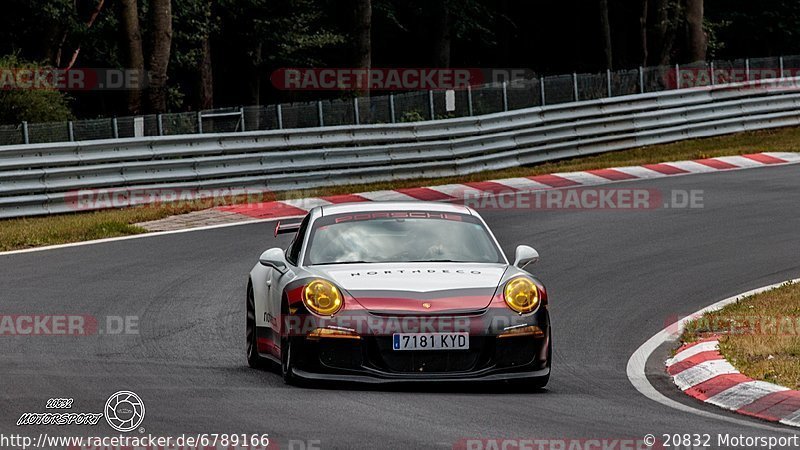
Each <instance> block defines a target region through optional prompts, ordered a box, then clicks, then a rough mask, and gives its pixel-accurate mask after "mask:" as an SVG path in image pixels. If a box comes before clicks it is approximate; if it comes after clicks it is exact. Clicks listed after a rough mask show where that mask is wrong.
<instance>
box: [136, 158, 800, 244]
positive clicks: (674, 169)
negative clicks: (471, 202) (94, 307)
mask: <svg viewBox="0 0 800 450" xmlns="http://www.w3.org/2000/svg"><path fill="white" fill-rule="evenodd" d="M792 163H800V153H783V152H766V153H754V154H750V155H741V156H721V157H718V158H707V159H697V160H693V161H677V162H670V163H659V164H645V165H642V166H630V167H615V168H610V169H597V170H587V171H582V172H565V173H554V174H548V175H535V176H530V177H518V178H506V179H501V180H492V181H476V182H467V183H463V184H446V185H440V186H430V187H417V188H404V189H396V190H387V191H374V192H360V193H357V194H345V195H333V196H327V197H314V198H303V199H297V200H283V201H271V202H263V203H255V204H242V205H232V206H221V207H217V208H213V209H210V210H204V211H197V212H192V213H188V214H182V215H179V216H172V217H168V218H166V219H161V220H156V221H152V222H145V223H140V224H137V225H139V226H141V227H143V228H145V229H147V230H150V231H170V230H178V229H187V228H193V227H200V226H209V225H220V224H230V223H237V222H244V221H252V220H254V219H261V220H264V219H281V218H289V217H298V216H303V215H305V214H306V213H307V212H308V211H309V210H310V209H312V208H314V207H316V206H320V205H322V206H324V205H331V204H337V203H349V202H370V201H413V200H423V201H443V202H447V201H451V202H454V201H459V200H461V201H463V200H464V199H465V198H469V199H477V198H481V197H484V196H487V197H488V196H492V195H497V194H524V193H531V192H536V191H542V190H551V189H561V188H573V187H585V186H595V185H600V184H608V183H614V182H620V181H630V180H643V179H653V178H662V177H669V176H677V175H688V174H697V173H709V172H718V171H725V170H736V169H748V168H753V167H763V166H768V165H781V164H792Z"/></svg>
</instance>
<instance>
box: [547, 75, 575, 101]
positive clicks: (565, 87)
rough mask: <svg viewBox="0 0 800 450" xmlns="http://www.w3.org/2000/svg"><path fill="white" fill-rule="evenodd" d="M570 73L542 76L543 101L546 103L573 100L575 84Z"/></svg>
mask: <svg viewBox="0 0 800 450" xmlns="http://www.w3.org/2000/svg"><path fill="white" fill-rule="evenodd" d="M572 81H573V80H572V75H558V76H553V77H545V78H544V101H545V104H547V105H553V104H556V103H569V102H572V101H575V85H574V84H573V82H572Z"/></svg>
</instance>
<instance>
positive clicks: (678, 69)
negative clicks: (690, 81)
mask: <svg viewBox="0 0 800 450" xmlns="http://www.w3.org/2000/svg"><path fill="white" fill-rule="evenodd" d="M680 88H681V66H680V64H675V89H680Z"/></svg>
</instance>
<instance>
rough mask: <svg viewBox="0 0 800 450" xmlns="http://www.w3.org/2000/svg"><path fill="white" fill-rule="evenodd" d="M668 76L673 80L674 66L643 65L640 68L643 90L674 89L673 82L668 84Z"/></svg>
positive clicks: (659, 90)
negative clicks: (642, 67)
mask: <svg viewBox="0 0 800 450" xmlns="http://www.w3.org/2000/svg"><path fill="white" fill-rule="evenodd" d="M670 77H672V80H675V67H674V66H672V67H671V66H656V67H645V68H644V69H642V79H643V82H644V91H645V92H661V91H666V90H668V89H675V84H674V83H672V84H670V83H669V81H670Z"/></svg>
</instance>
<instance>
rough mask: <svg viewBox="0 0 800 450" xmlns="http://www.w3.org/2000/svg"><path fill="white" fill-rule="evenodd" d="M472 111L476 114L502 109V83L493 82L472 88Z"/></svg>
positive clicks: (490, 112)
mask: <svg viewBox="0 0 800 450" xmlns="http://www.w3.org/2000/svg"><path fill="white" fill-rule="evenodd" d="M472 111H473V113H474V114H475V115H476V116H478V115H481V114H492V113H496V112H501V111H503V85H502V84H499V83H494V84H485V85H483V86H478V87H474V88H472Z"/></svg>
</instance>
